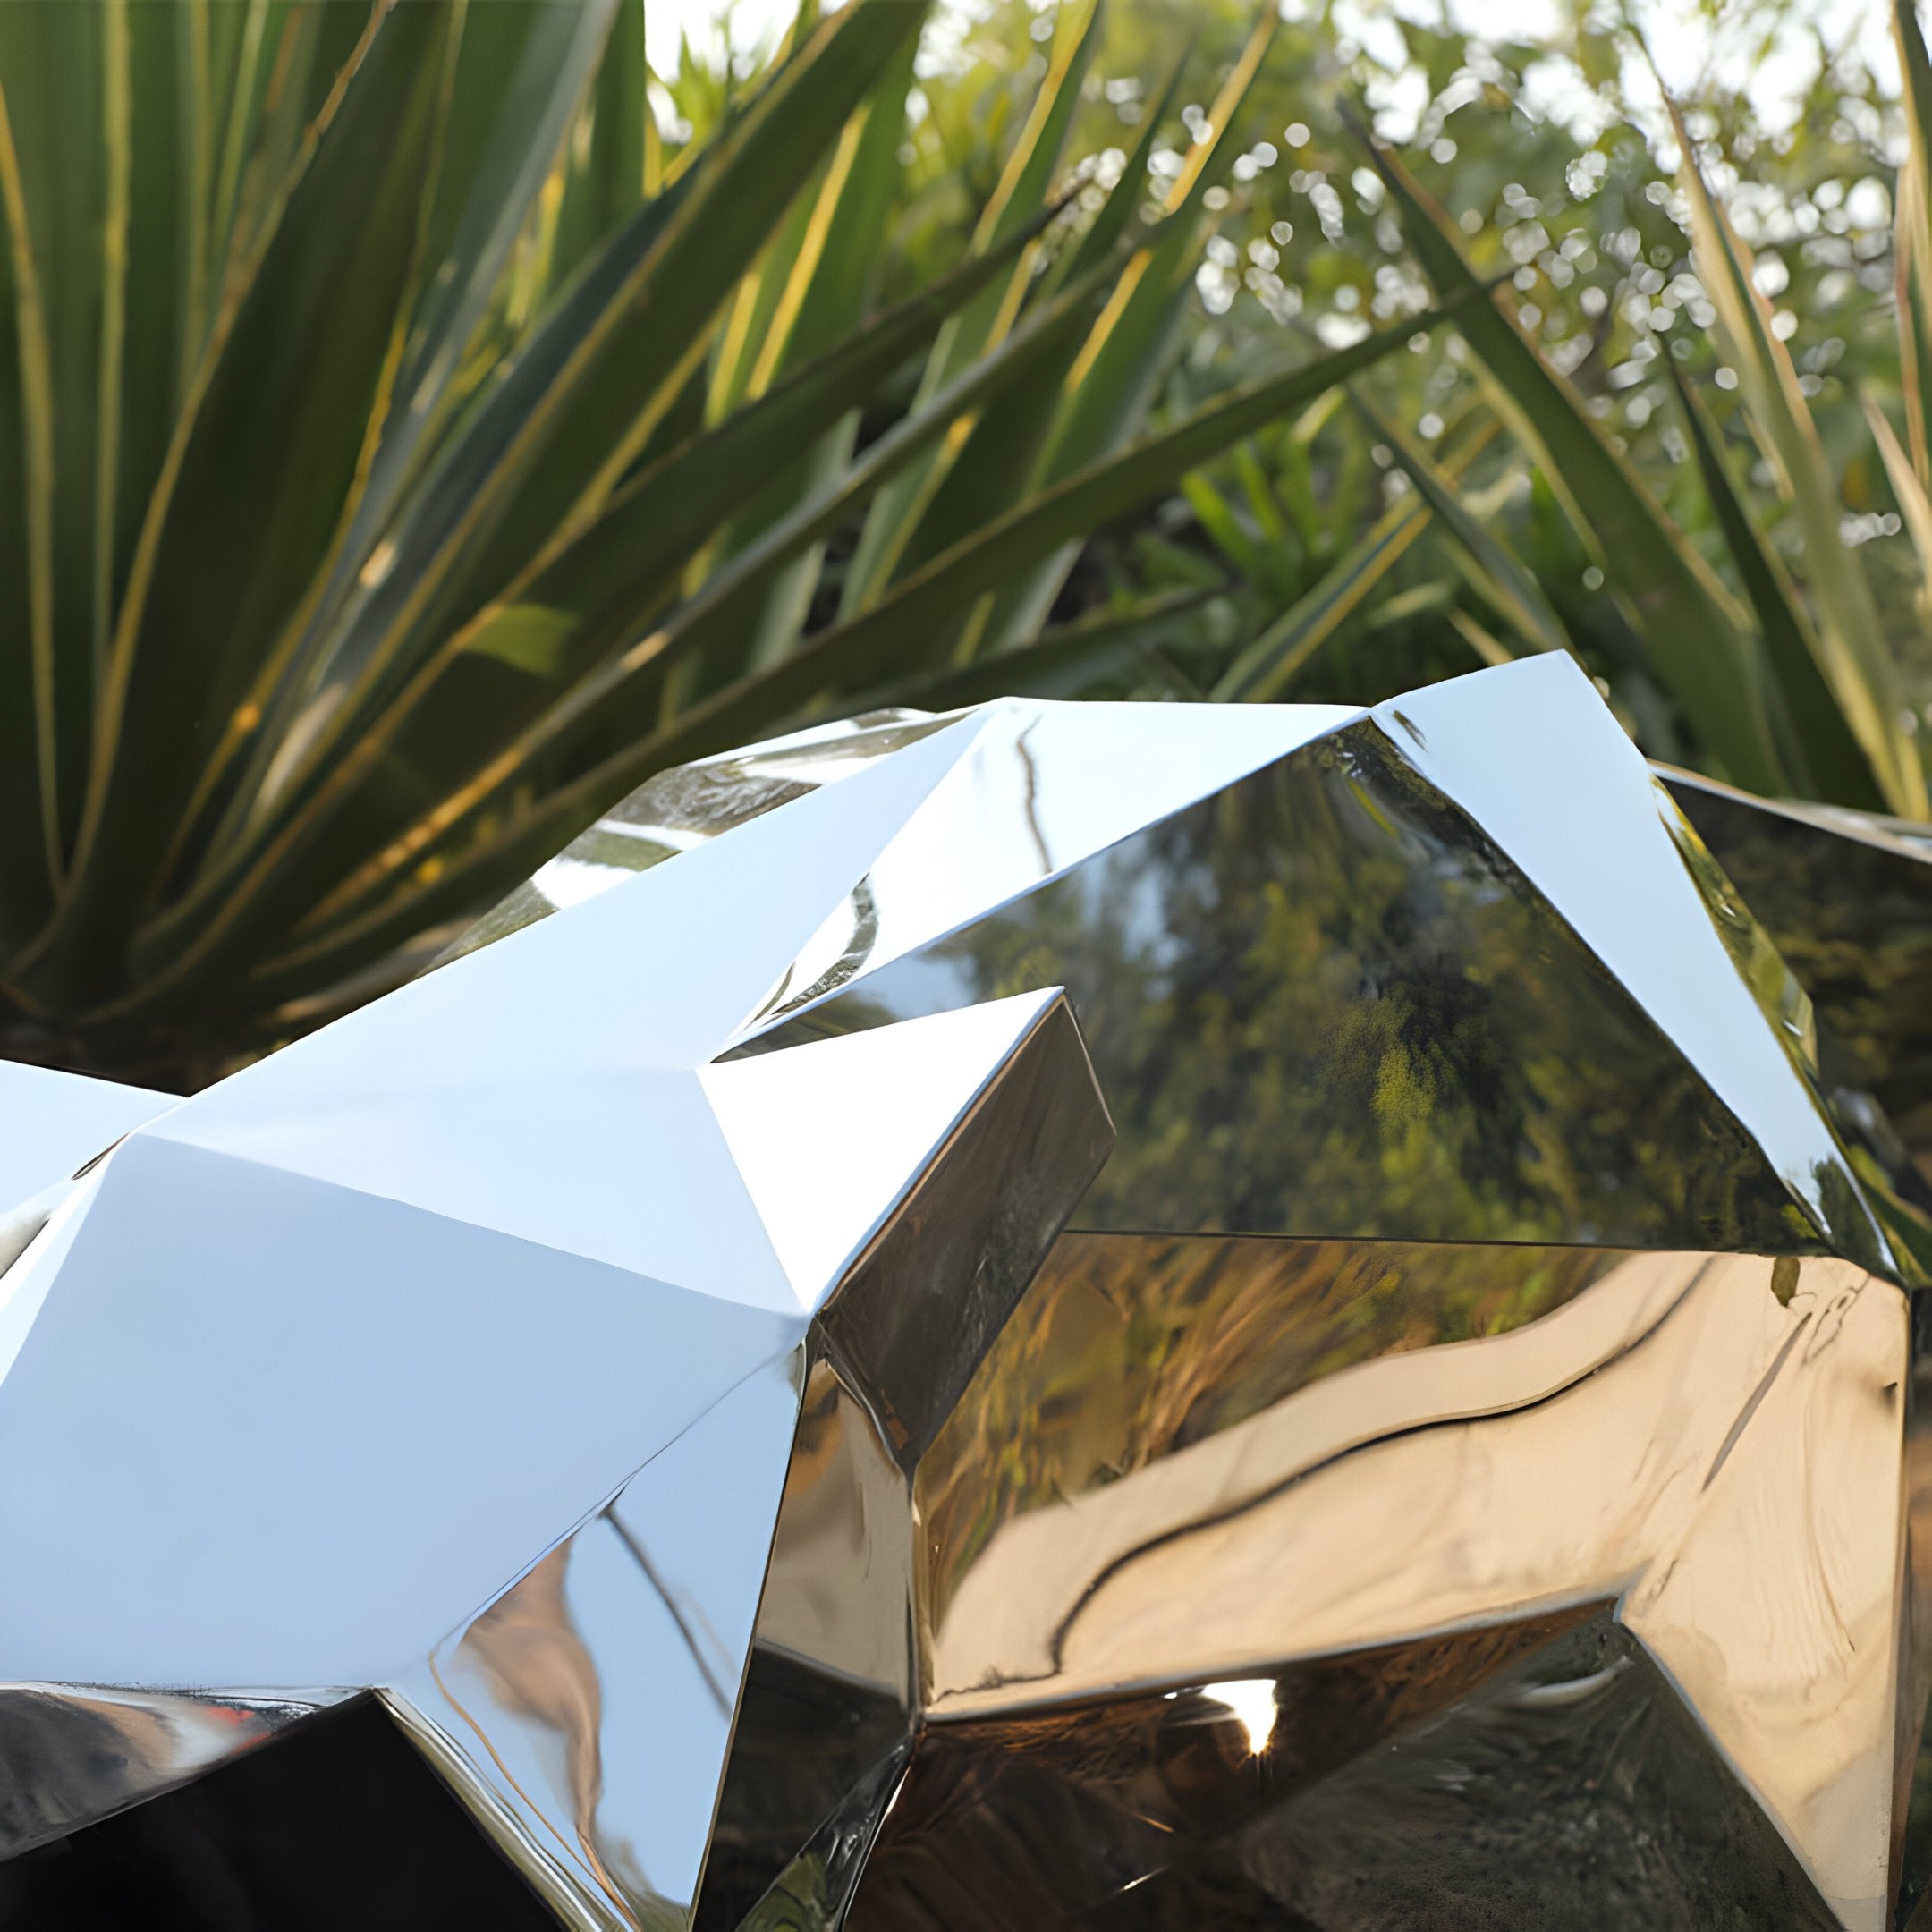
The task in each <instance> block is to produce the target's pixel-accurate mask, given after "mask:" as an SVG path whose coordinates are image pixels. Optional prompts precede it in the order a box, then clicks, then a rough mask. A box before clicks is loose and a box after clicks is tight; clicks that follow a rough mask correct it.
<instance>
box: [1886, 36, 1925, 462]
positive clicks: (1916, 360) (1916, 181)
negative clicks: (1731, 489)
mask: <svg viewBox="0 0 1932 1932" xmlns="http://www.w3.org/2000/svg"><path fill="white" fill-rule="evenodd" d="M1892 30H1893V34H1894V38H1895V39H1896V40H1897V42H1898V51H1899V71H1900V72H1901V74H1902V78H1903V80H1904V83H1905V85H1904V88H1903V89H1902V97H1901V101H1900V105H1901V106H1902V107H1903V109H1904V112H1905V135H1906V140H1905V157H1904V158H1903V160H1902V161H1901V162H1900V163H1899V170H1898V179H1897V182H1896V183H1895V185H1894V191H1893V193H1894V200H1895V202H1896V204H1897V206H1896V210H1895V213H1894V220H1893V250H1892V252H1893V259H1894V265H1895V268H1896V273H1897V284H1898V332H1899V376H1900V380H1901V383H1902V386H1903V388H1904V392H1905V428H1906V436H1907V439H1908V441H1909V442H1910V444H1911V454H1912V468H1913V469H1914V470H1916V471H1917V472H1918V476H1919V487H1921V488H1922V489H1924V490H1926V491H1928V492H1932V57H1928V55H1927V52H1926V43H1925V35H1924V33H1923V31H1922V30H1920V28H1919V12H1918V8H1917V6H1916V5H1915V4H1913V0H1892Z"/></svg>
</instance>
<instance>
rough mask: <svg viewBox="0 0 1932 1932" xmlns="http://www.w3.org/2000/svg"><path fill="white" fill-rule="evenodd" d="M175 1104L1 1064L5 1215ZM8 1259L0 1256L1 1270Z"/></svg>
mask: <svg viewBox="0 0 1932 1932" xmlns="http://www.w3.org/2000/svg"><path fill="white" fill-rule="evenodd" d="M174 1100H175V1097H174V1095H173V1094H163V1093H152V1092H149V1091H148V1089H146V1088H142V1087H123V1086H121V1085H120V1084H119V1083H118V1082H116V1081H114V1080H89V1079H86V1078H85V1077H84V1076H82V1075H81V1074H79V1073H57V1072H54V1071H52V1070H51V1069H50V1068H47V1067H34V1066H17V1065H15V1064H14V1063H13V1062H12V1061H9V1060H0V1217H4V1216H5V1215H6V1213H7V1211H8V1209H10V1208H13V1206H14V1205H15V1203H16V1202H20V1201H24V1200H25V1199H27V1198H28V1197H29V1196H30V1195H33V1194H38V1193H39V1192H40V1191H42V1190H43V1189H44V1188H48V1187H51V1186H53V1185H54V1184H55V1182H60V1181H65V1180H69V1179H71V1178H72V1175H73V1174H74V1172H75V1170H76V1169H77V1168H80V1167H84V1166H85V1165H87V1163H88V1162H89V1161H90V1160H92V1159H93V1158H94V1157H95V1156H96V1155H97V1154H99V1153H101V1152H102V1151H103V1150H104V1149H105V1148H109V1147H112V1146H113V1145H114V1142H115V1141H116V1140H119V1139H120V1138H121V1136H122V1135H123V1134H124V1133H128V1132H131V1131H132V1130H133V1129H134V1128H136V1127H139V1126H140V1125H141V1124H142V1123H143V1122H145V1121H151V1120H153V1119H154V1118H155V1116H156V1115H157V1114H165V1112H166V1111H167V1109H168V1108H169V1107H171V1106H174ZM0 1241H4V1236H0ZM9 1258H10V1257H7V1256H5V1255H4V1252H0V1267H4V1265H5V1262H6V1260H7V1259H9Z"/></svg>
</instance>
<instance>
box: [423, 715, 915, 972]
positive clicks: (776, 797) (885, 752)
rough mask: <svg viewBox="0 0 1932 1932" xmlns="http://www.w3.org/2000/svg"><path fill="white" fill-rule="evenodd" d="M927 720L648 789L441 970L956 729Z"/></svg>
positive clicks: (482, 924) (577, 843) (873, 727)
mask: <svg viewBox="0 0 1932 1932" xmlns="http://www.w3.org/2000/svg"><path fill="white" fill-rule="evenodd" d="M951 722H952V721H951V719H950V718H947V717H934V716H929V715H928V714H927V713H925V712H920V711H874V712H867V713H865V714H864V715H863V716H859V717H856V718H844V719H841V720H839V721H838V722H837V723H835V724H824V725H818V726H816V727H814V728H812V729H810V730H807V731H801V732H796V733H792V735H791V736H789V737H786V738H775V739H772V740H770V741H768V742H767V743H765V744H761V745H751V746H749V747H747V748H746V749H745V750H741V751H732V752H726V753H724V755H722V756H721V757H718V758H705V759H702V760H700V761H699V763H697V764H695V765H680V766H676V767H674V768H673V769H671V770H669V771H663V772H659V773H658V774H657V776H656V777H655V778H650V779H647V780H646V781H645V783H644V784H641V785H640V786H639V787H638V788H637V790H636V791H635V792H629V793H627V794H626V795H625V796H624V797H623V798H622V799H620V800H619V801H617V803H616V804H614V806H612V807H611V809H609V810H608V811H607V812H606V813H605V814H604V816H603V817H602V818H599V819H598V820H597V823H596V824H595V825H593V826H589V829H588V830H586V831H583V832H580V834H579V835H577V836H576V837H575V838H574V839H572V841H571V842H570V843H569V844H568V845H566V846H565V847H564V848H563V851H562V852H559V853H558V854H557V855H556V857H555V859H553V860H550V861H549V862H548V863H547V865H544V866H542V867H540V868H539V869H538V871H537V873H536V875H535V876H534V877H531V878H530V879H528V880H526V881H525V883H524V884H522V885H519V886H518V887H517V888H516V889H515V890H514V891H513V892H512V893H510V894H508V895H507V896H506V897H505V898H504V900H503V901H502V902H501V903H499V904H497V905H496V906H494V907H492V908H491V910H490V911H488V912H487V913H485V914H484V916H483V917H482V918H481V919H479V920H478V921H477V922H476V924H475V925H474V926H472V927H471V928H470V929H469V930H468V931H467V932H466V933H464V934H463V936H462V938H460V939H459V940H457V941H456V943H455V944H454V945H452V946H451V947H450V948H449V949H448V951H447V952H445V953H444V954H443V956H442V958H441V959H440V960H439V961H438V962H437V963H438V964H446V963H447V962H449V961H450V960H453V959H461V958H462V955H463V954H464V953H474V952H476V951H478V950H479V948H480V947H483V946H487V945H492V944H493V943H494V942H496V940H498V939H505V938H508V937H509V936H510V935H511V934H512V933H513V932H520V931H521V930H522V928H524V927H526V926H533V925H535V924H536V923H537V921H538V919H548V918H549V916H550V915H551V914H552V913H553V912H555V911H560V910H561V909H562V908H563V907H565V906H572V905H579V904H581V903H582V902H583V901H584V900H586V899H594V898H596V897H597V894H600V893H605V892H608V891H609V890H610V889H611V887H612V886H614V885H623V882H624V880H625V879H627V878H629V877H631V875H632V874H634V873H638V872H646V871H648V870H649V869H650V868H651V867H652V866H654V865H657V864H659V863H660V862H662V861H663V860H666V859H669V858H673V857H674V856H675V855H676V854H677V853H679V852H689V851H690V850H691V847H692V846H694V845H701V844H703V843H705V842H706V841H707V840H708V839H714V838H716V837H717V835H719V834H720V833H721V832H729V831H730V830H732V828H733V826H741V825H744V824H746V823H747V822H748V821H749V820H750V819H753V818H758V817H760V816H761V815H762V814H764V813H766V812H768V811H771V810H773V809H775V808H776V807H778V806H780V805H785V804H789V803H790V802H791V801H792V800H793V799H795V798H802V797H803V796H804V795H805V794H806V793H807V792H814V791H817V790H818V787H819V786H820V785H826V784H837V782H838V781H839V780H840V779H841V778H847V777H850V776H851V775H852V773H853V772H855V771H858V770H860V768H861V767H864V766H866V765H869V764H870V763H871V762H872V761H873V760H874V759H875V758H887V757H890V756H891V754H892V753H893V752H894V751H898V750H902V749H903V748H904V747H905V746H907V745H909V744H912V743H914V742H916V741H918V740H919V739H920V738H924V737H929V736H930V735H931V734H932V733H934V732H936V731H939V730H941V729H943V728H944V727H945V725H946V724H949V723H951Z"/></svg>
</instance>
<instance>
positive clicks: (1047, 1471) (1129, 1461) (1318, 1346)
mask: <svg viewBox="0 0 1932 1932" xmlns="http://www.w3.org/2000/svg"><path fill="white" fill-rule="evenodd" d="M1615 1259H1616V1256H1615V1254H1614V1251H1611V1250H1593V1249H1588V1248H1534V1247H1522V1248H1493V1247H1483V1246H1478V1245H1474V1244H1472V1245H1470V1246H1469V1247H1466V1248H1456V1247H1443V1248H1417V1247H1411V1246H1409V1245H1406V1244H1404V1243H1401V1242H1350V1241H1295V1242H1279V1241H1266V1240H1257V1239H1254V1238H1251V1237H1241V1236H1218V1235H1216V1236H1209V1235H1168V1234H1106V1233H1071V1232H1070V1233H1066V1234H1064V1235H1063V1236H1062V1237H1061V1239H1060V1241H1058V1242H1057V1243H1056V1244H1055V1248H1054V1250H1053V1253H1052V1254H1051V1256H1050V1257H1049V1258H1048V1259H1047V1265H1046V1267H1045V1268H1044V1269H1043V1270H1042V1272H1041V1274H1040V1275H1039V1277H1038V1280H1037V1281H1036V1283H1035V1284H1034V1286H1033V1289H1032V1292H1031V1294H1030V1300H1029V1305H1028V1309H1027V1319H1026V1320H1025V1321H1024V1322H1014V1323H1013V1324H1012V1325H1010V1326H1008V1327H1007V1328H1006V1329H1005V1331H1004V1333H1003V1334H1002V1335H1001V1336H1000V1338H999V1340H998V1341H997V1342H996V1343H995V1345H994V1349H993V1351H992V1352H991V1353H990V1354H989V1355H988V1356H987V1360H986V1364H985V1366H984V1367H983V1368H982V1369H981V1371H980V1374H979V1377H978V1379H977V1380H976V1381H975V1383H974V1385H973V1387H972V1390H971V1392H970V1394H969V1395H968V1397H967V1399H966V1400H965V1401H963V1402H962V1403H961V1404H960V1406H959V1407H958V1408H957V1409H956V1410H955V1411H953V1418H952V1419H951V1421H950V1422H949V1423H948V1424H947V1425H946V1428H945V1432H944V1433H943V1434H942V1436H940V1438H939V1440H938V1442H937V1443H936V1444H935V1445H934V1447H933V1450H932V1453H931V1454H930V1455H929V1456H928V1458H927V1460H926V1462H924V1463H922V1464H921V1466H920V1470H919V1491H918V1494H919V1514H920V1520H921V1521H923V1522H924V1523H925V1524H926V1526H927V1528H928V1531H929V1533H930V1538H931V1547H932V1549H933V1551H934V1552H935V1553H936V1554H937V1553H938V1552H940V1551H944V1552H945V1556H946V1567H945V1571H944V1572H938V1571H936V1572H933V1573H932V1574H931V1576H930V1577H929V1580H928V1584H927V1591H928V1597H927V1612H928V1614H929V1615H930V1616H932V1617H933V1618H934V1619H938V1618H940V1617H942V1616H943V1615H944V1614H945V1607H946V1604H947V1602H948V1600H949V1599H950V1597H951V1594H952V1584H953V1580H954V1579H955V1578H956V1576H957V1575H958V1574H959V1573H961V1572H963V1571H964V1570H965V1569H967V1568H968V1567H970V1564H971V1563H972V1561H973V1559H974V1557H975V1556H976V1555H978V1554H979V1550H980V1549H981V1548H982V1547H983V1546H984V1545H985V1543H986V1540H987V1538H988V1537H990V1536H991V1534H992V1533H993V1530H995V1529H996V1527H997V1525H998V1524H999V1523H1000V1522H1002V1521H1005V1520H1006V1519H1007V1518H1008V1517H1009V1516H1011V1515H1013V1514H1014V1513H1018V1512H1021V1511H1024V1510H1028V1509H1032V1508H1037V1507H1038V1506H1040V1505H1041V1504H1046V1503H1048V1502H1051V1501H1052V1500H1053V1499H1054V1498H1055V1497H1056V1496H1072V1495H1076V1494H1078V1493H1079V1492H1080V1491H1081V1490H1083V1489H1087V1488H1090V1487H1094V1486H1095V1485H1097V1484H1101V1483H1106V1482H1110V1481H1114V1480H1115V1479H1118V1478H1120V1477H1123V1476H1125V1475H1127V1474H1129V1473H1130V1472H1131V1470H1136V1469H1139V1468H1142V1467H1144V1466H1145V1465H1146V1464H1148V1462H1154V1461H1157V1460H1158V1459H1159V1458H1160V1457H1162V1456H1165V1455H1168V1454H1171V1453H1173V1452H1174V1450H1176V1449H1179V1448H1183V1447H1185V1446H1186V1445H1187V1444H1189V1443H1191V1442H1193V1441H1195V1440H1197V1439H1199V1438H1200V1437H1202V1436H1210V1435H1214V1434H1216V1433H1217V1432H1218V1431H1219V1430H1221V1429H1224V1428H1230V1427H1232V1426H1233V1424H1235V1423H1237V1422H1241V1421H1243V1420H1245V1419H1247V1418H1248V1417H1249V1416H1250V1415H1255V1414H1258V1413H1259V1412H1260V1411H1262V1410H1264V1409H1266V1408H1267V1407H1268V1406H1269V1405H1270V1404H1272V1403H1274V1402H1278V1401H1280V1400H1281V1399H1282V1398H1283V1397H1284V1396H1285V1395H1288V1394H1292V1393H1293V1391H1294V1390H1295V1389H1297V1388H1300V1387H1301V1386H1303V1385H1305V1384H1307V1383H1309V1382H1313V1381H1316V1380H1318V1379H1319V1378H1320V1377H1324V1376H1328V1375H1333V1374H1335V1373H1336V1372H1338V1371H1339V1370H1341V1369H1345V1368H1349V1367H1351V1366H1352V1365H1353V1364H1355V1363H1357V1362H1360V1361H1365V1360H1369V1359H1371V1358H1372V1357H1374V1356H1377V1355H1380V1354H1384V1353H1387V1352H1390V1351H1391V1350H1394V1349H1420V1348H1433V1347H1437V1346H1440V1345H1442V1344H1443V1343H1453V1342H1466V1341H1471V1340H1474V1339H1476V1338H1477V1337H1479V1336H1482V1335H1499V1334H1503V1333H1505V1332H1507V1331H1508V1330H1510V1329H1512V1328H1516V1327H1519V1326H1521V1325H1522V1324H1523V1323H1525V1322H1530V1321H1535V1320H1536V1319H1537V1318H1538V1317H1540V1316H1542V1315H1546V1314H1547V1313H1548V1312H1549V1311H1550V1310H1551V1309H1554V1308H1557V1307H1560V1306H1561V1305H1562V1304H1563V1302H1565V1301H1569V1300H1571V1299H1572V1297H1573V1296H1575V1295H1577V1294H1580V1293H1581V1292H1583V1290H1584V1289H1586V1288H1588V1287H1589V1285H1590V1284H1591V1283H1592V1282H1594V1281H1596V1280H1597V1278H1598V1277H1599V1276H1601V1275H1603V1274H1604V1272H1605V1271H1606V1269H1607V1268H1608V1267H1612V1266H1613V1265H1614V1262H1615Z"/></svg>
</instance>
